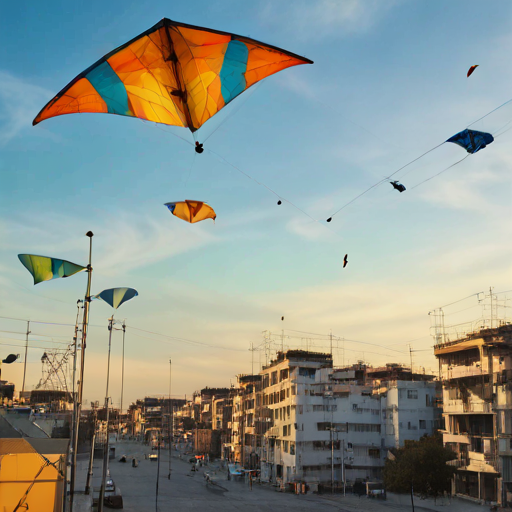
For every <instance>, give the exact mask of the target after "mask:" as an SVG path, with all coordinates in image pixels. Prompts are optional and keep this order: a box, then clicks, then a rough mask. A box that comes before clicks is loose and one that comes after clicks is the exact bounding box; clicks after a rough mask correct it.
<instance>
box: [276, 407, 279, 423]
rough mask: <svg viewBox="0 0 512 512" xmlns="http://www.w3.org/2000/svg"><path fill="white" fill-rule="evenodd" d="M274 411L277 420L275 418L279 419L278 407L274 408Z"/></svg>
mask: <svg viewBox="0 0 512 512" xmlns="http://www.w3.org/2000/svg"><path fill="white" fill-rule="evenodd" d="M275 413H276V414H275V417H276V420H277V419H279V410H278V409H276V410H275Z"/></svg>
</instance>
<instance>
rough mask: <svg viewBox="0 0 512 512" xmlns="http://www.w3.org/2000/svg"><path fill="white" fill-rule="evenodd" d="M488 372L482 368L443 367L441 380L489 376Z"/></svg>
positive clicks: (473, 366) (472, 366)
mask: <svg viewBox="0 0 512 512" xmlns="http://www.w3.org/2000/svg"><path fill="white" fill-rule="evenodd" d="M487 373H488V372H487V371H486V370H485V369H484V368H482V367H481V366H476V365H471V366H452V367H448V368H447V367H443V368H442V369H441V378H442V379H443V380H450V379H461V378H464V377H475V376H480V375H487Z"/></svg>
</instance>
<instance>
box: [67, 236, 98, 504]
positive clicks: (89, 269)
mask: <svg viewBox="0 0 512 512" xmlns="http://www.w3.org/2000/svg"><path fill="white" fill-rule="evenodd" d="M85 236H87V237H89V263H88V264H87V289H86V291H85V297H84V315H83V319H82V320H83V321H82V353H81V358H80V380H79V382H78V399H77V403H76V419H75V424H74V432H73V444H72V445H73V460H72V463H71V468H72V471H71V475H72V476H71V482H70V486H69V489H70V507H69V510H70V512H73V497H74V494H75V479H76V456H77V452H78V430H79V428H80V415H81V412H82V403H83V391H84V368H85V346H86V340H87V327H88V325H89V306H90V303H91V280H92V237H93V236H94V234H93V232H92V231H87V233H86V234H85Z"/></svg>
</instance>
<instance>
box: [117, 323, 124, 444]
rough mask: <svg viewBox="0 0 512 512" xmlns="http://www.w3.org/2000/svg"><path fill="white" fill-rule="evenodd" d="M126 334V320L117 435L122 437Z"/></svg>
mask: <svg viewBox="0 0 512 512" xmlns="http://www.w3.org/2000/svg"><path fill="white" fill-rule="evenodd" d="M125 334H126V320H123V361H122V366H121V405H120V407H119V420H118V422H117V435H118V436H120V435H121V415H122V414H123V392H124V337H125Z"/></svg>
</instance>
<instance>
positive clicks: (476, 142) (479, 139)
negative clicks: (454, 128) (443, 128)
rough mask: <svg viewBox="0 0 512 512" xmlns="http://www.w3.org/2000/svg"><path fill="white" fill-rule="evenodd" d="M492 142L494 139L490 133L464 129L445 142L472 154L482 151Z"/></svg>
mask: <svg viewBox="0 0 512 512" xmlns="http://www.w3.org/2000/svg"><path fill="white" fill-rule="evenodd" d="M493 141H494V137H493V136H492V135H491V134H490V133H487V132H477V131H476V130H468V129H466V130H463V131H461V132H459V133H457V134H455V135H454V136H453V137H450V138H449V139H448V140H447V141H446V142H453V143H454V144H457V145H459V146H460V147H461V148H464V149H465V150H466V151H467V152H468V153H471V154H473V153H476V152H477V151H480V150H481V149H484V148H485V147H486V146H488V145H489V144H490V143H491V142H493Z"/></svg>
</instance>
